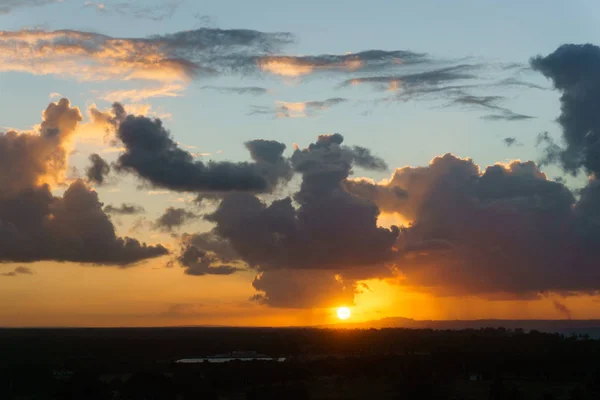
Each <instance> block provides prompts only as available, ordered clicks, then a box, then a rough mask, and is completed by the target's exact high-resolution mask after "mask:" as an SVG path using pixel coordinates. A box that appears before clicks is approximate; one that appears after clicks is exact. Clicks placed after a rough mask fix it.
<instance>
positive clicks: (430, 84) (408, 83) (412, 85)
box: [341, 64, 481, 95]
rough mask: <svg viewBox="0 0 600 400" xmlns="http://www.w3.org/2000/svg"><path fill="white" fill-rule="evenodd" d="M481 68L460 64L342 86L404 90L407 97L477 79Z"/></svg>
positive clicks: (356, 80) (350, 80)
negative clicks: (363, 85)
mask: <svg viewBox="0 0 600 400" xmlns="http://www.w3.org/2000/svg"><path fill="white" fill-rule="evenodd" d="M480 68H481V66H480V65H473V64H460V65H455V66H450V67H444V68H439V69H434V70H431V71H424V72H416V73H409V74H402V75H385V76H370V77H360V78H352V79H348V80H346V81H344V82H342V84H341V86H342V87H345V86H355V85H360V84H369V85H371V86H373V87H374V88H375V89H378V90H391V91H396V90H398V89H402V92H403V94H404V95H406V94H409V93H411V92H413V91H414V92H416V93H419V92H420V91H421V90H427V89H436V90H441V89H442V86H441V85H443V84H448V83H452V82H457V81H465V80H472V79H476V78H477V75H476V74H475V73H474V72H475V71H477V70H478V69H480Z"/></svg>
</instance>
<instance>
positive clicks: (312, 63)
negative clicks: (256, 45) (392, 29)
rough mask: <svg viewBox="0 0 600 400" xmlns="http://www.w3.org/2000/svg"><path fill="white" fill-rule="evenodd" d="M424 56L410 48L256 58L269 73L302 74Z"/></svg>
mask: <svg viewBox="0 0 600 400" xmlns="http://www.w3.org/2000/svg"><path fill="white" fill-rule="evenodd" d="M427 60H428V58H427V55H425V54H419V53H413V52H410V51H383V50H368V51H363V52H359V53H348V54H344V55H338V54H323V55H318V56H282V55H273V56H264V57H259V58H258V60H257V64H258V67H259V68H260V69H261V70H262V71H264V72H268V73H270V74H274V75H280V76H284V77H301V76H306V75H310V74H314V73H317V72H321V73H323V72H335V73H343V72H358V71H377V70H382V69H386V68H389V67H397V66H399V65H407V64H408V65H410V64H417V63H423V62H426V61H427Z"/></svg>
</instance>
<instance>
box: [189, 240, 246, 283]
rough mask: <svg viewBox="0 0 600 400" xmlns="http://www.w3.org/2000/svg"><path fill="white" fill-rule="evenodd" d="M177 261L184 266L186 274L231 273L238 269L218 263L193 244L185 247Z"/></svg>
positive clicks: (214, 258)
mask: <svg viewBox="0 0 600 400" xmlns="http://www.w3.org/2000/svg"><path fill="white" fill-rule="evenodd" d="M178 261H179V263H180V264H181V265H182V266H183V267H185V273H186V274H187V275H195V276H202V275H231V274H233V273H235V272H237V271H239V270H240V269H239V268H236V267H233V266H231V265H222V264H220V262H219V260H218V259H217V258H216V257H214V256H212V255H211V254H208V253H207V252H205V251H202V250H199V249H198V248H197V247H194V246H189V247H187V248H186V249H185V250H184V251H183V252H182V253H181V256H180V257H179V259H178Z"/></svg>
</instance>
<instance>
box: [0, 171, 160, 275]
mask: <svg viewBox="0 0 600 400" xmlns="http://www.w3.org/2000/svg"><path fill="white" fill-rule="evenodd" d="M0 239H1V240H0V261H16V262H19V261H20V262H33V261H41V260H54V261H73V262H80V263H92V264H107V265H108V264H116V265H127V264H131V263H135V262H138V261H141V260H144V259H147V258H151V257H157V256H161V255H164V254H167V250H166V249H165V248H164V247H162V246H160V245H159V246H147V245H146V244H142V243H140V242H138V241H137V240H135V239H132V238H129V237H125V238H121V237H118V236H116V234H115V228H114V226H113V224H112V223H111V222H110V219H109V217H108V216H107V215H106V214H105V213H104V212H103V211H102V203H100V201H99V200H98V194H97V193H96V192H94V191H93V190H90V189H89V188H87V187H86V185H85V183H83V182H82V181H75V182H74V183H72V184H71V186H69V188H68V189H67V191H66V192H65V193H64V195H63V197H54V196H53V195H52V193H51V192H50V188H49V187H48V186H40V187H34V188H30V189H25V190H23V191H22V192H20V193H18V194H15V195H14V196H11V197H10V198H6V199H2V200H0Z"/></svg>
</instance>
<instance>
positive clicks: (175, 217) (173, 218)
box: [154, 207, 200, 231]
mask: <svg viewBox="0 0 600 400" xmlns="http://www.w3.org/2000/svg"><path fill="white" fill-rule="evenodd" d="M198 218H200V216H199V215H198V214H196V213H193V212H191V211H188V210H186V209H184V208H175V207H169V208H167V209H166V210H165V212H164V213H163V214H162V215H161V216H160V217H158V219H157V220H156V222H155V223H154V226H155V227H156V228H157V229H161V230H164V231H172V230H173V229H174V228H179V227H180V226H182V225H184V224H186V223H187V222H189V221H191V220H195V219H198Z"/></svg>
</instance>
